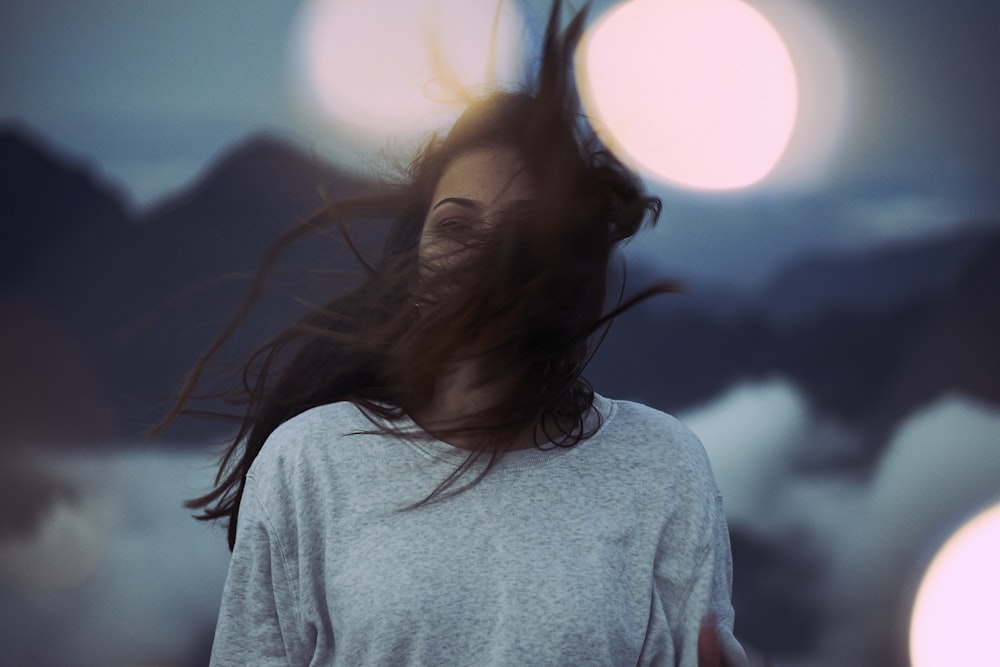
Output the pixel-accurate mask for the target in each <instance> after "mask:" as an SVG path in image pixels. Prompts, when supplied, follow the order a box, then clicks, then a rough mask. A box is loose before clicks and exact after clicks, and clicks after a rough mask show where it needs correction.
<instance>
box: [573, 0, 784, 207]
mask: <svg viewBox="0 0 1000 667" xmlns="http://www.w3.org/2000/svg"><path fill="white" fill-rule="evenodd" d="M576 61H577V72H578V78H579V86H580V90H581V95H582V99H583V103H584V108H585V110H586V111H587V113H588V115H589V116H590V117H591V119H592V122H593V123H594V125H595V129H596V131H597V132H598V134H599V135H600V136H601V138H602V140H604V141H605V143H607V144H608V146H609V147H611V149H612V150H613V151H615V152H616V153H617V154H618V155H619V157H620V158H621V159H623V160H625V161H626V162H628V163H629V164H630V165H631V166H633V167H634V168H637V169H638V170H640V171H641V172H643V173H644V174H646V175H648V176H651V177H654V178H658V179H662V180H665V181H668V182H671V183H674V184H678V185H681V186H687V187H692V188H698V189H710V190H718V189H732V188H741V187H746V186H748V185H751V184H753V183H756V182H757V181H759V180H760V179H762V178H764V177H765V176H766V175H767V174H768V173H769V172H770V171H771V170H772V169H773V168H774V166H775V165H776V164H777V163H778V160H779V159H780V158H781V156H782V154H783V152H784V151H785V148H786V146H787V145H788V142H789V139H790V137H791V134H792V130H793V128H794V126H795V118H796V111H797V108H798V83H797V80H796V75H795V69H794V67H793V65H792V60H791V57H790V55H789V52H788V49H787V48H786V46H785V43H784V41H783V40H782V38H781V36H780V35H779V34H778V32H777V31H776V30H775V29H774V27H773V26H772V25H771V24H770V23H768V21H767V20H766V19H765V18H764V17H763V16H762V15H761V14H760V13H759V12H757V11H756V10H755V9H753V8H751V7H749V6H748V5H746V4H744V3H742V2H739V1H738V0H632V1H631V2H628V3H625V4H622V5H621V6H619V7H617V8H615V9H614V10H612V11H610V12H609V13H608V14H607V15H605V16H604V17H602V18H601V19H600V20H599V21H598V22H597V24H595V25H594V27H593V28H592V29H591V30H590V31H589V33H588V34H587V35H586V37H585V39H584V41H583V42H582V43H581V45H580V49H579V51H578V53H577V57H576Z"/></svg>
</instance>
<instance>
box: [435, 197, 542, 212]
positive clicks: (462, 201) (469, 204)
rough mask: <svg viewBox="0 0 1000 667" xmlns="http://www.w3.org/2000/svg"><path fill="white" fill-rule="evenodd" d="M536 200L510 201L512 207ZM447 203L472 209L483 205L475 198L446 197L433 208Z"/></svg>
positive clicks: (476, 209) (475, 209) (480, 208)
mask: <svg viewBox="0 0 1000 667" xmlns="http://www.w3.org/2000/svg"><path fill="white" fill-rule="evenodd" d="M536 201H537V200H536V199H518V200H515V201H512V202H510V207H511V208H516V207H518V206H527V205H531V204H533V203H535V202H536ZM445 204H458V205H459V206H462V207H464V208H468V209H472V210H473V211H480V210H482V207H483V205H482V203H480V202H478V201H476V200H474V199H467V198H465V197H445V198H444V199H442V200H441V201H439V202H438V203H436V204H434V206H432V207H431V210H432V211H434V210H436V209H437V208H438V207H441V206H444V205H445Z"/></svg>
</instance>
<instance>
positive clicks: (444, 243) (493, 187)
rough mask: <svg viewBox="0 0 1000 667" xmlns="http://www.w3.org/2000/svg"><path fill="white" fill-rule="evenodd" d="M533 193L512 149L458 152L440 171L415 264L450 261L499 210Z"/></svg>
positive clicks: (526, 201)
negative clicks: (442, 170) (418, 262)
mask: <svg viewBox="0 0 1000 667" xmlns="http://www.w3.org/2000/svg"><path fill="white" fill-rule="evenodd" d="M535 196H536V193H535V191H534V188H533V187H532V183H531V181H530V179H529V177H528V174H527V171H526V170H525V168H524V161H523V160H522V159H521V157H520V155H519V154H518V153H517V151H516V150H514V149H513V148H509V147H505V146H496V147H489V148H477V149H474V150H471V151H469V152H467V153H462V154H460V155H458V157H456V158H455V159H453V160H452V161H451V163H450V164H449V165H448V167H447V168H446V169H445V170H444V173H442V174H441V179H440V180H439V181H438V184H437V188H435V190H434V195H433V196H432V197H431V205H430V209H429V210H428V211H427V216H426V217H425V218H424V227H423V230H422V231H421V233H420V247H419V255H420V265H421V267H423V268H424V270H427V269H446V268H448V267H449V266H452V265H453V264H454V262H455V261H456V260H458V259H459V258H460V257H461V256H462V254H463V249H467V247H468V244H470V243H475V242H476V240H477V239H481V238H482V237H481V236H480V235H481V234H483V233H484V232H488V231H489V230H490V228H492V227H493V226H494V225H495V224H496V223H497V221H498V220H500V219H501V217H502V215H503V214H504V213H506V212H510V211H513V210H515V209H517V208H519V207H521V208H523V207H525V206H527V205H528V204H530V203H531V201H532V200H533V199H534V198H535Z"/></svg>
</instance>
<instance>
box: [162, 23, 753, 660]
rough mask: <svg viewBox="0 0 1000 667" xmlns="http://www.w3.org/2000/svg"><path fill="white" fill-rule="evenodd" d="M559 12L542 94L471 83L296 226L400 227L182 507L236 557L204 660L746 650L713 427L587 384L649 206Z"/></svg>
mask: <svg viewBox="0 0 1000 667" xmlns="http://www.w3.org/2000/svg"><path fill="white" fill-rule="evenodd" d="M557 17H558V3H556V5H555V7H554V9H553V15H552V18H551V19H550V22H549V27H548V30H547V34H546V39H545V44H544V49H543V58H542V64H541V67H540V72H539V75H538V78H537V81H536V83H535V86H534V89H533V90H531V91H530V92H521V93H504V92H498V93H495V94H493V95H491V96H489V97H487V98H485V99H482V100H479V101H477V102H476V103H474V104H473V105H472V106H470V108H469V110H468V111H467V112H466V113H465V114H463V116H462V117H461V118H460V119H459V120H458V122H457V123H456V124H455V126H454V127H453V128H452V130H451V131H450V132H449V133H448V135H447V136H446V137H445V138H444V139H441V140H435V141H432V142H431V143H430V144H429V145H428V147H427V148H426V149H425V151H424V152H423V153H422V155H421V156H420V158H419V159H418V160H417V161H415V162H414V165H413V166H412V168H411V172H410V176H411V178H410V180H409V182H408V183H407V184H406V185H405V186H404V187H401V188H398V189H394V190H392V191H391V192H388V193H382V194H379V195H373V196H368V197H359V198H355V199H351V200H345V201H341V202H337V203H335V204H333V205H331V206H330V207H329V209H328V210H327V211H326V212H324V214H323V215H322V216H321V217H320V218H318V219H317V220H315V221H312V222H311V223H310V226H313V227H315V226H316V225H322V226H327V227H329V226H331V225H333V226H340V225H342V224H343V223H344V221H345V220H347V219H350V218H356V217H379V216H392V217H393V218H394V223H393V226H392V228H391V230H390V232H389V235H388V237H387V241H386V245H385V251H384V253H383V257H382V258H381V260H380V261H379V262H378V263H377V265H376V266H375V267H373V268H372V269H371V271H370V274H369V277H368V279H367V280H366V282H365V283H364V284H363V285H362V286H361V287H359V288H357V289H355V290H353V291H351V292H349V293H347V294H346V295H343V296H340V297H338V298H336V299H334V300H333V301H331V302H330V303H329V304H327V305H326V306H324V307H322V308H317V309H315V310H314V311H313V312H311V313H310V314H309V315H308V316H306V317H305V318H304V319H303V320H302V321H301V322H299V323H298V324H296V325H295V326H293V327H291V328H290V329H288V330H287V331H286V332H284V333H282V334H281V335H279V336H278V337H277V338H275V339H274V340H273V341H271V342H270V343H269V344H268V345H266V346H265V347H264V348H262V349H261V350H260V351H259V353H258V354H257V355H256V356H255V358H254V359H253V360H251V363H250V364H248V367H247V372H246V374H245V391H244V392H243V395H241V396H239V397H238V398H240V399H241V400H242V401H243V402H244V404H245V405H246V408H245V412H244V413H243V414H242V415H241V426H240V429H239V431H238V433H237V435H236V436H235V438H234V440H233V444H232V446H231V447H230V449H229V451H228V452H227V454H226V456H225V457H224V460H223V464H222V467H221V469H220V473H219V477H218V479H217V482H218V484H217V486H216V488H215V489H214V490H213V491H212V492H211V493H209V494H208V495H206V496H204V497H202V498H199V499H197V500H195V501H192V506H193V507H199V508H202V509H204V513H203V515H202V516H203V518H208V519H215V518H224V519H226V520H228V523H229V541H230V547H231V548H232V549H233V556H232V562H231V565H230V571H229V576H228V579H227V582H226V589H225V594H224V598H223V601H222V609H221V612H220V616H219V623H218V628H217V631H216V637H215V645H214V649H213V662H214V663H215V664H220V665H228V664H240V665H243V664H253V665H262V664H282V665H286V664H291V665H298V664H324V665H325V664H333V665H397V664H398V665H453V664H455V665H457V664H461V665H471V664H484V665H522V664H523V665H617V664H621V665H636V664H640V665H675V664H676V665H695V664H699V660H700V663H701V664H702V665H708V664H712V665H722V664H742V663H743V662H744V661H745V657H744V656H743V652H742V649H741V648H740V646H739V644H738V643H737V642H736V640H735V639H734V637H733V635H732V623H733V614H732V607H731V604H730V601H729V595H730V583H731V562H730V559H731V557H730V549H729V541H728V534H727V531H726V526H725V521H724V517H723V513H722V508H721V505H720V501H719V495H718V491H717V489H716V486H715V483H714V481H713V479H712V474H711V471H710V468H709V465H708V461H707V459H706V457H705V453H704V450H703V449H702V447H701V445H700V443H698V441H697V439H696V438H695V437H694V436H693V435H692V434H691V433H690V432H689V431H688V430H687V429H686V428H685V427H683V426H682V425H681V424H680V423H678V422H677V421H676V420H674V419H673V418H671V417H669V416H667V415H664V414H662V413H660V412H657V411H655V410H652V409H650V408H647V407H644V406H641V405H638V404H634V403H627V402H618V401H612V400H609V399H606V398H604V397H601V396H599V395H597V394H595V393H594V392H593V390H592V389H591V388H590V386H589V385H588V384H587V383H586V381H584V380H583V379H582V377H581V371H582V369H583V367H584V365H585V364H586V361H587V360H588V358H589V355H590V354H592V352H593V350H592V345H591V342H592V339H593V338H594V337H595V334H598V333H599V332H600V331H601V329H602V327H603V326H604V325H606V323H607V322H609V321H610V320H611V318H613V317H614V315H616V314H617V313H618V312H621V310H624V309H625V308H626V307H628V305H630V304H625V305H623V306H619V307H618V308H615V309H613V310H612V311H611V312H610V313H609V314H606V315H605V314H602V313H603V311H604V307H605V282H606V274H607V269H608V263H609V258H610V257H611V256H612V253H613V251H614V249H615V247H616V245H617V244H618V243H620V242H622V241H624V240H626V239H628V238H629V237H630V236H632V235H633V234H634V233H635V232H636V231H637V230H638V229H639V228H640V226H641V225H642V224H643V222H644V221H646V220H647V219H650V220H655V217H656V215H657V214H658V212H659V202H658V201H657V200H656V199H654V198H650V197H647V196H645V195H643V193H642V191H641V189H640V187H639V185H638V182H637V180H636V179H635V178H634V176H632V175H631V174H630V173H629V172H628V171H627V170H626V169H625V168H624V167H622V166H621V165H620V164H619V163H618V162H617V161H615V160H614V159H613V158H611V157H610V156H609V155H608V154H606V153H605V152H602V151H600V150H594V149H593V147H592V143H593V142H592V140H591V139H588V138H587V133H586V132H585V131H584V128H583V126H582V123H580V122H579V118H578V116H577V101H576V98H575V97H574V95H573V90H572V85H571V83H570V77H569V71H570V61H571V54H572V48H573V45H574V44H575V43H576V41H577V39H578V37H579V35H580V31H581V29H582V28H581V26H582V23H583V16H582V15H578V16H577V17H576V18H575V19H574V20H573V21H572V22H571V23H570V25H569V26H568V27H567V29H566V30H565V32H564V33H563V34H562V35H560V34H559V32H558V30H557V28H556V25H557V20H556V19H557ZM305 229H306V228H303V230H301V231H298V232H295V233H294V234H292V235H291V236H290V237H289V238H288V239H285V240H284V241H282V242H280V243H279V245H278V247H277V248H276V250H275V251H274V254H275V255H276V254H277V253H278V252H280V250H281V248H283V247H284V246H286V245H288V244H289V243H290V242H292V241H293V240H295V239H297V238H299V237H301V236H303V235H304V234H305V233H306V232H305ZM264 273H266V269H262V272H261V276H259V279H262V277H263V274H264ZM670 289H671V286H670V285H669V284H661V285H656V286H653V287H651V288H649V289H647V290H646V291H645V292H643V293H642V294H640V295H639V297H637V298H636V299H634V300H633V302H634V301H637V300H638V299H641V298H645V297H646V296H650V295H652V294H655V293H658V292H665V291H669V290H670ZM252 301H253V295H251V297H249V298H248V301H247V304H245V307H244V313H241V316H242V314H245V311H246V309H247V308H249V305H250V304H251V303H252ZM238 320H239V318H237V322H238ZM235 326H236V323H235V322H234V324H233V327H235ZM231 328H232V327H231ZM230 333H231V331H227V332H225V333H224V334H223V336H221V337H220V340H219V341H217V343H216V345H215V346H213V348H212V349H210V350H209V352H208V353H207V354H206V355H205V357H204V358H203V359H202V360H201V362H199V365H198V366H197V367H196V369H195V373H194V374H193V375H192V377H191V378H190V380H189V382H188V385H187V387H186V388H185V390H184V394H183V396H184V399H183V400H182V403H181V404H180V405H179V406H178V407H177V408H176V410H175V412H181V411H182V408H183V402H184V400H187V399H188V398H189V397H190V396H191V394H192V392H193V388H194V387H195V385H196V383H197V381H198V376H199V374H200V372H201V369H202V367H203V366H204V365H205V363H206V362H207V360H208V359H209V357H210V356H211V355H212V354H213V353H214V352H215V351H216V350H217V349H218V347H219V345H221V344H222V342H223V341H224V340H225V339H226V338H227V337H228V335H229V334H230ZM705 619H709V622H708V624H707V625H706V624H703V621H704V620H705ZM699 635H700V643H701V647H700V648H699ZM699 652H700V658H699Z"/></svg>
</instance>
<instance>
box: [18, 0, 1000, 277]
mask: <svg viewBox="0 0 1000 667" xmlns="http://www.w3.org/2000/svg"><path fill="white" fill-rule="evenodd" d="M300 4H301V3H298V2H265V1H255V2H247V1H246V0H220V1H218V2H211V3H204V2H197V1H195V0H176V1H172V2H169V3H167V2H158V3H152V2H129V1H126V0H88V2H73V1H69V0H44V1H40V2H26V1H20V2H6V3H4V4H3V6H2V8H0V44H2V46H0V50H2V51H0V53H2V57H0V118H2V119H4V121H9V120H15V121H16V122H18V123H20V124H22V125H24V126H27V127H28V128H30V129H32V130H34V131H35V132H36V133H37V134H39V135H41V136H42V137H43V138H44V139H45V140H46V141H47V142H49V143H50V144H51V145H53V146H55V147H57V148H59V149H61V150H64V151H66V152H67V153H68V154H69V155H71V156H74V157H76V158H79V159H82V160H84V161H87V162H89V163H91V164H92V165H93V166H94V167H95V168H96V170H97V172H98V173H99V174H100V175H101V176H102V177H103V179H105V180H106V181H107V182H108V183H110V184H112V185H114V186H117V187H119V188H120V189H121V190H122V191H123V193H124V194H125V195H126V196H127V197H128V198H130V199H131V200H132V202H133V203H134V204H135V205H136V206H138V207H143V206H147V205H149V204H151V203H155V202H156V201H158V200H160V199H161V198H163V197H166V196H169V195H170V194H171V193H173V192H176V191H178V190H179V189H182V188H183V187H184V186H186V185H188V184H190V183H191V182H192V180H193V179H195V178H197V175H198V174H199V173H200V172H201V171H202V170H204V169H205V168H206V167H207V166H209V165H210V164H211V163H212V161H213V159H214V158H216V157H217V156H218V155H219V154H220V153H221V152H223V151H225V150H227V149H230V148H232V147H233V146H234V145H235V144H237V143H238V142H240V141H241V140H242V139H244V138H245V137H247V136H248V135H250V134H251V133H254V132H257V131H261V130H268V131H271V132H274V133H277V134H278V135H279V136H285V137H287V138H289V139H292V140H294V141H296V142H298V143H299V144H300V145H302V146H304V147H306V148H307V149H308V150H313V151H315V152H316V153H318V154H319V155H321V156H331V157H337V149H336V147H337V146H338V145H343V143H344V142H343V140H340V141H338V139H337V138H336V137H334V136H331V135H330V134H329V133H327V132H325V131H323V130H322V129H321V128H319V127H318V126H317V125H316V124H315V123H314V122H310V120H309V119H308V118H307V117H306V116H305V115H304V114H303V113H301V112H300V111H299V110H298V108H299V106H300V105H298V104H297V102H296V99H295V95H294V94H293V88H294V77H293V69H294V68H293V65H292V58H291V55H290V54H291V53H292V47H291V44H292V42H293V40H294V35H295V34H296V32H295V30H294V26H295V24H296V17H297V15H298V12H299V10H300ZM514 4H515V5H516V6H517V7H518V8H519V9H520V11H521V14H522V15H523V17H524V21H525V23H526V24H527V26H528V27H527V31H526V32H527V34H528V35H529V40H530V35H531V34H532V33H535V34H537V31H538V30H539V29H540V28H539V27H540V25H541V24H542V23H543V21H544V17H545V14H546V12H547V6H548V3H545V2H540V1H539V0H531V1H530V2H528V1H527V0H525V1H523V2H522V3H520V4H517V3H514ZM571 4H573V5H576V4H579V3H571ZM616 4H617V3H614V2H597V3H595V4H594V6H593V8H592V11H591V15H592V17H599V16H600V15H602V14H603V13H604V12H605V11H607V10H608V9H609V8H611V7H613V6H614V5H616ZM750 4H752V5H754V6H756V7H757V8H758V9H759V10H760V11H761V12H762V13H763V14H764V15H765V16H767V17H768V18H769V19H770V20H771V22H772V23H773V24H774V25H775V27H776V28H777V29H778V31H779V33H781V34H782V35H783V36H784V38H785V41H786V43H787V44H788V47H789V50H790V52H791V54H792V57H793V61H795V64H796V68H797V69H798V70H799V78H800V88H801V90H802V91H803V92H802V94H803V96H804V97H803V99H802V100H801V101H800V105H801V106H802V107H803V109H805V110H808V109H809V108H810V106H809V105H812V107H811V108H812V111H813V112H815V111H816V107H822V106H823V105H824V104H826V105H827V106H829V104H828V101H827V98H825V97H823V95H825V94H827V93H829V91H830V89H831V87H832V86H834V85H835V84H837V82H835V81H832V80H830V73H829V70H828V69H827V70H823V69H822V68H820V69H815V68H812V69H810V63H809V62H808V61H809V60H810V58H812V59H814V60H815V59H816V58H817V57H819V58H820V59H822V58H823V57H825V58H826V59H827V60H829V59H831V58H833V59H835V60H836V61H837V63H838V66H839V67H840V69H841V71H842V74H843V79H842V81H841V83H842V88H843V95H842V98H841V102H842V104H843V111H844V113H843V114H839V112H838V115H839V116H840V120H836V122H835V123H832V124H831V123H827V124H828V125H830V127H832V126H833V125H838V126H839V128H840V129H839V130H837V131H835V132H834V131H833V130H831V131H830V132H828V135H829V136H828V137H827V140H828V141H832V143H833V150H828V151H827V152H826V153H825V154H824V157H823V158H822V159H821V160H818V161H816V162H817V164H814V165H813V166H812V168H811V169H810V170H809V177H808V178H799V179H797V180H798V182H792V183H789V184H785V185H783V184H782V181H781V179H780V178H777V177H776V178H775V179H771V180H770V181H768V180H765V181H764V183H763V184H762V185H761V186H758V187H755V188H751V189H748V190H742V191H732V192H725V193H699V192H690V191H685V190H682V189H680V188H676V187H671V186H668V185H664V184H659V183H656V182H655V181H650V182H649V184H650V187H651V188H652V189H653V190H654V192H656V193H657V194H659V195H660V196H661V197H662V198H663V199H664V204H665V206H664V216H663V218H662V221H661V225H660V226H659V227H658V228H657V229H656V230H655V231H654V232H651V233H647V234H646V235H645V236H643V237H642V238H640V239H638V240H637V241H636V243H635V244H633V247H632V252H634V254H636V255H638V256H643V257H646V258H654V259H656V260H658V261H659V260H662V261H663V264H662V266H663V267H664V268H665V270H667V271H668V272H672V273H675V274H678V275H680V276H682V277H689V278H690V277H693V278H704V279H708V280H712V281H719V282H734V283H735V282H741V283H743V284H747V285H749V284H753V283H755V282H758V281H761V280H763V279H766V277H767V276H768V275H769V274H770V273H771V272H773V271H774V270H775V269H776V268H777V267H779V266H780V265H781V264H782V263H783V262H787V261H788V260H789V259H791V258H793V257H794V256H796V255H800V254H801V253H802V252H803V251H809V250H824V251H825V250H837V249H848V250H856V249H860V248H864V247H869V246H871V245H873V244H875V243H880V242H883V241H886V240H892V239H897V238H905V237H914V236H922V235H927V234H933V233H935V232H937V231H941V230H944V229H946V228H949V227H954V226H956V225H959V224H964V223H969V222H975V221H992V222H993V223H994V224H995V223H996V221H997V220H1000V215H998V214H1000V188H998V187H997V185H998V184H1000V139H998V132H997V131H996V129H995V119H996V118H1000V86H998V83H1000V41H998V40H997V39H996V38H995V27H996V26H997V25H998V24H1000V23H998V21H1000V8H998V7H997V6H996V4H995V3H991V2H986V1H985V0H956V1H955V2H951V3H940V2H935V1H933V0H874V1H871V2H862V1H861V0H837V1H836V2H834V1H832V0H800V1H799V2H797V3H794V4H795V8H797V13H798V14H800V15H801V14H803V13H805V14H806V15H808V16H809V17H811V19H810V20H811V21H812V24H813V28H814V29H818V30H819V31H820V32H821V33H822V35H824V36H825V40H826V42H827V44H826V46H827V50H828V52H827V53H826V54H825V55H823V54H820V56H817V54H816V53H815V52H814V53H810V52H809V49H811V48H813V46H815V43H814V42H815V40H814V39H813V37H812V35H810V34H805V33H804V32H802V31H801V30H800V28H801V26H798V25H797V24H796V23H795V22H794V21H792V20H790V19H789V18H788V12H787V11H786V10H787V9H788V8H789V7H788V6H786V5H789V3H782V2H778V1H777V0H758V1H757V2H752V3H750ZM811 42H813V43H811ZM813 64H815V63H813ZM821 64H822V63H821ZM807 95H811V96H812V97H806V96H807ZM825 111H826V112H829V113H832V112H831V110H830V109H826V110H825ZM814 115H815V114H814ZM816 118H818V116H817V117H814V118H813V119H812V121H811V122H813V123H814V124H815V123H816V122H817V120H816ZM808 120H809V119H803V118H800V121H803V122H807V121H808ZM828 129H830V128H828ZM806 141H808V139H804V138H803V137H802V136H793V147H794V146H796V142H799V144H798V145H799V147H800V148H801V146H802V145H803V142H806ZM354 167H355V168H356V167H357V161H356V160H355V164H354ZM783 167H784V172H782V168H783ZM796 168H797V167H796V165H795V164H793V163H791V162H789V161H786V163H784V164H782V163H779V166H778V170H777V173H778V174H781V173H785V174H786V175H787V174H788V173H790V170H791V172H794V170H795V169H796ZM794 180H796V179H793V181H794Z"/></svg>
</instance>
